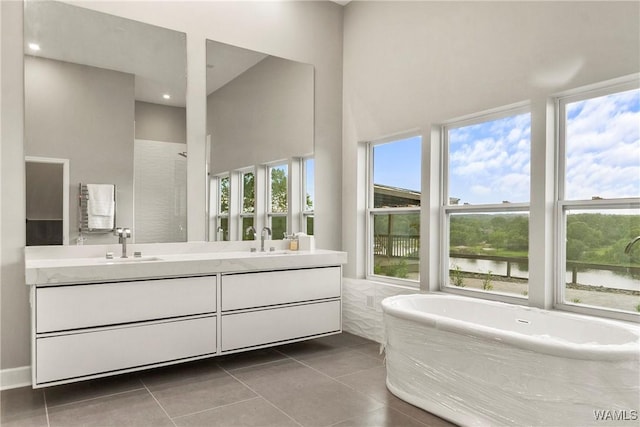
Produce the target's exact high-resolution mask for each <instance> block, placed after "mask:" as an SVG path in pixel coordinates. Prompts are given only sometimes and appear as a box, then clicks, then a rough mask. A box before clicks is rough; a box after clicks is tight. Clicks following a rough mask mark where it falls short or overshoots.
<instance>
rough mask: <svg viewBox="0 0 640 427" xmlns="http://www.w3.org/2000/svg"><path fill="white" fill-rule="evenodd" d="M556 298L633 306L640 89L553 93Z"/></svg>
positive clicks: (639, 298) (638, 295)
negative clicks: (555, 98)
mask: <svg viewBox="0 0 640 427" xmlns="http://www.w3.org/2000/svg"><path fill="white" fill-rule="evenodd" d="M557 105H558V110H559V114H558V118H559V123H558V125H559V131H558V137H559V141H558V149H559V156H558V171H559V174H558V175H559V178H558V183H557V185H558V190H557V194H558V228H559V233H558V253H559V254H560V260H561V261H560V265H561V266H562V267H563V268H560V269H559V270H560V271H558V284H559V285H558V286H557V295H556V299H557V303H558V304H559V305H564V306H565V307H581V309H586V310H589V309H594V308H595V309H607V310H616V311H627V312H635V313H637V312H640V280H639V278H640V244H637V245H636V246H635V247H632V248H630V249H629V250H628V251H625V248H626V246H627V245H628V244H629V243H630V242H631V241H632V240H633V239H634V238H635V237H636V236H638V235H640V89H638V84H637V82H636V83H633V84H622V85H618V86H614V87H603V88H599V89H596V90H590V91H583V92H579V93H574V94H572V95H570V96H566V97H562V98H559V99H558V103H557Z"/></svg>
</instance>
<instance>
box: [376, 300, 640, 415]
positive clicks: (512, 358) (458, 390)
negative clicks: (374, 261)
mask: <svg viewBox="0 0 640 427" xmlns="http://www.w3.org/2000/svg"><path fill="white" fill-rule="evenodd" d="M382 309H383V312H384V320H385V329H386V342H385V347H386V357H387V387H388V388H389V390H390V391H391V392H392V393H393V394H395V395H396V396H398V397H399V398H401V399H403V400H405V401H407V402H409V403H411V404H413V405H416V406H419V407H421V408H423V409H425V410H427V411H429V412H431V413H433V414H436V415H439V416H441V417H443V418H446V419H448V420H450V421H453V422H454V423H456V424H460V425H470V426H472V425H490V426H495V425H516V426H532V425H536V426H563V427H565V426H586V425H600V426H603V425H628V426H638V425H640V421H639V419H638V416H639V412H638V411H639V410H640V407H639V406H640V385H639V382H640V372H639V371H640V366H639V365H640V328H638V327H635V326H633V325H627V324H625V323H622V322H615V321H607V320H602V319H597V318H590V317H588V316H579V315H572V314H568V313H562V312H556V311H547V310H540V309H534V308H528V307H522V306H517V305H510V304H505V303H499V302H491V301H484V300H479V299H473V298H466V297H458V296H447V295H399V296H395V297H391V298H386V299H385V300H383V301H382Z"/></svg>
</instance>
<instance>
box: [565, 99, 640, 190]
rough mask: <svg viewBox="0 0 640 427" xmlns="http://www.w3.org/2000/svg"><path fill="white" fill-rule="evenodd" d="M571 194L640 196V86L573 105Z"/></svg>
mask: <svg viewBox="0 0 640 427" xmlns="http://www.w3.org/2000/svg"><path fill="white" fill-rule="evenodd" d="M566 110H567V111H566V117H567V132H566V141H567V143H566V144H567V160H566V170H567V172H566V177H567V178H566V190H565V198H566V199H570V200H582V199H591V198H592V197H594V196H599V197H603V198H612V197H640V90H638V89H636V90H630V91H626V92H620V93H616V94H612V95H607V96H602V97H599V98H592V99H588V100H585V101H578V102H573V103H571V104H568V105H567V108H566Z"/></svg>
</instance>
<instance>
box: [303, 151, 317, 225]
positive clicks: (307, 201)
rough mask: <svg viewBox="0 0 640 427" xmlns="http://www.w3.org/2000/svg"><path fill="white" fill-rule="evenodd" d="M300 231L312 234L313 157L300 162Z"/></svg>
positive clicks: (313, 197) (313, 198) (313, 196)
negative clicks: (301, 178) (301, 179)
mask: <svg viewBox="0 0 640 427" xmlns="http://www.w3.org/2000/svg"><path fill="white" fill-rule="evenodd" d="M302 177H303V182H302V184H303V185H302V195H303V197H302V221H303V224H302V231H304V232H305V233H307V234H308V235H310V236H311V235H313V218H314V212H313V210H314V202H315V185H314V184H315V163H314V161H313V158H307V159H303V163H302Z"/></svg>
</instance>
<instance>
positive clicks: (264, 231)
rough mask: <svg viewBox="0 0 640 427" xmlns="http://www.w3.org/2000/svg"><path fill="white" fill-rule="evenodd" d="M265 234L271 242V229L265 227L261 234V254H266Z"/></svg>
mask: <svg viewBox="0 0 640 427" xmlns="http://www.w3.org/2000/svg"><path fill="white" fill-rule="evenodd" d="M265 234H266V235H268V236H269V240H271V229H270V228H269V227H263V228H262V232H261V233H260V252H264V240H265Z"/></svg>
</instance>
